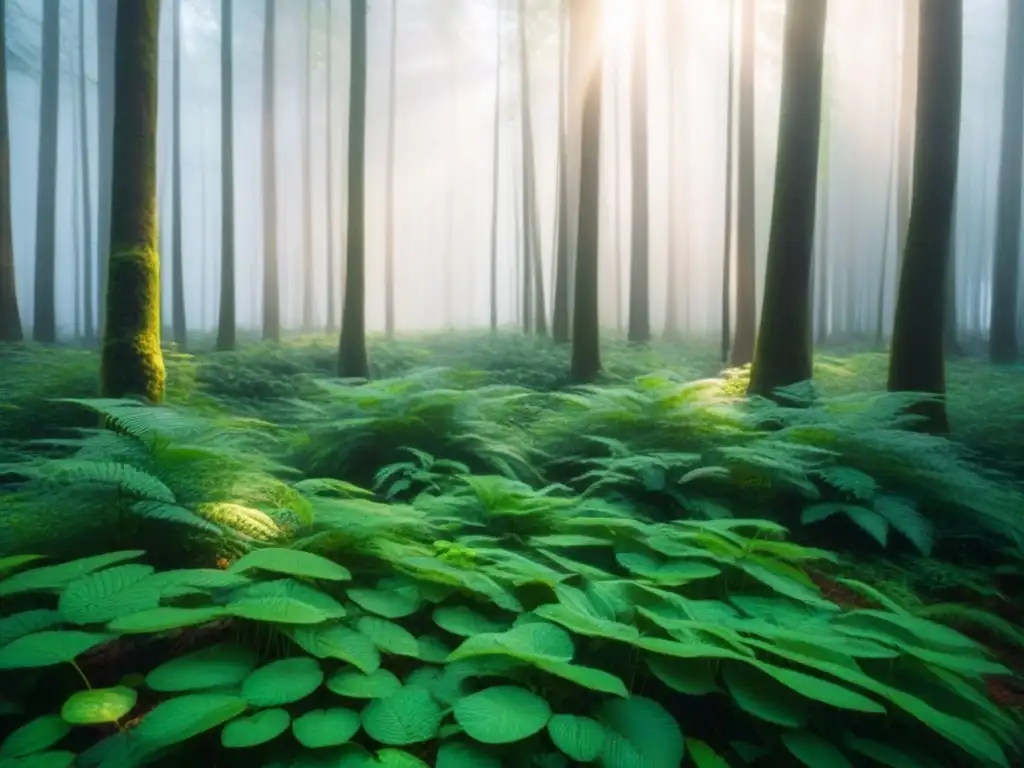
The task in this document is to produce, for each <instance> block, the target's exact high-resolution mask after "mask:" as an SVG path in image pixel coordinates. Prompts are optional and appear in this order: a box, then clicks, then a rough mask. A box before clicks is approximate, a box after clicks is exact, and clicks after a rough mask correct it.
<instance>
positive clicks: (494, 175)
mask: <svg viewBox="0 0 1024 768" xmlns="http://www.w3.org/2000/svg"><path fill="white" fill-rule="evenodd" d="M394 2H395V3H396V5H397V3H398V0H394ZM502 6H503V0H495V3H494V7H495V17H494V37H495V40H494V138H493V140H492V144H491V273H490V278H491V283H490V312H491V318H490V326H491V332H492V333H494V332H496V331H497V330H498V211H499V204H500V202H501V194H500V190H501V185H500V181H501V54H502V50H501V39H502V37H501V11H502Z"/></svg>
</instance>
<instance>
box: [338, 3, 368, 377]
mask: <svg viewBox="0 0 1024 768" xmlns="http://www.w3.org/2000/svg"><path fill="white" fill-rule="evenodd" d="M366 14H367V7H366V0H352V19H351V35H352V39H351V47H350V55H351V57H352V63H351V69H350V73H351V74H350V77H351V83H350V85H349V106H348V109H349V112H348V114H349V118H348V119H349V126H348V233H347V237H346V246H345V303H344V306H343V307H342V313H341V339H340V341H339V343H338V374H339V375H340V376H341V377H342V378H360V379H366V378H369V377H370V364H369V361H368V360H367V357H366V70H367V42H366Z"/></svg>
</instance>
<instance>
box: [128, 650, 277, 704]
mask: <svg viewBox="0 0 1024 768" xmlns="http://www.w3.org/2000/svg"><path fill="white" fill-rule="evenodd" d="M257 662H258V659H257V655H256V652H255V651H253V650H251V649H249V648H246V647H245V646H242V645H237V644H235V643H217V644H216V645H211V646H209V647H208V648H203V649H201V650H198V651H193V652H192V653H188V654H185V655H184V656H179V657H178V658H176V659H171V660H170V661H166V662H164V663H163V664H161V665H160V666H158V667H156V668H155V669H153V670H152V671H151V672H150V673H149V674H148V675H146V685H147V686H149V687H150V688H152V689H153V690H154V691H162V692H177V691H200V690H205V689H209V688H224V687H227V686H233V685H238V684H239V683H241V682H242V681H243V680H245V678H246V677H247V676H248V675H249V674H250V673H251V672H252V671H253V670H254V669H255V668H256V664H257Z"/></svg>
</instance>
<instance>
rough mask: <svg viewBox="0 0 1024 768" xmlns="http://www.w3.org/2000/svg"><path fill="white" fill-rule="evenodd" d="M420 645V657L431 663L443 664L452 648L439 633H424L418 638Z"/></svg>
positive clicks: (417, 641) (417, 642)
mask: <svg viewBox="0 0 1024 768" xmlns="http://www.w3.org/2000/svg"><path fill="white" fill-rule="evenodd" d="M416 644H417V645H418V646H419V658H420V659H421V660H423V661H425V662H428V663H430V664H443V663H444V660H445V659H447V658H448V654H450V653H451V652H452V649H451V648H449V647H448V645H447V644H446V643H445V642H444V640H442V639H441V638H439V637H438V636H437V635H423V636H421V637H418V638H416Z"/></svg>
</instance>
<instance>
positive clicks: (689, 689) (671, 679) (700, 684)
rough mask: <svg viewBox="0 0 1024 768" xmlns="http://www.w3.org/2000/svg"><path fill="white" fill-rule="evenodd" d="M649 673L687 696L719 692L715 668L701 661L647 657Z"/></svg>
mask: <svg viewBox="0 0 1024 768" xmlns="http://www.w3.org/2000/svg"><path fill="white" fill-rule="evenodd" d="M646 661H647V667H648V669H650V670H651V673H652V674H653V675H654V676H655V677H656V678H658V679H659V680H661V682H663V683H664V684H665V685H666V686H668V687H669V688H671V689H672V690H673V691H678V692H679V693H685V694H686V695H687V696H703V695H705V694H708V693H714V692H715V691H717V690H719V688H718V682H717V680H716V679H715V668H714V667H713V666H712V665H711V664H710V663H709V662H708V661H704V660H701V659H670V658H666V657H664V656H648V657H647V659H646Z"/></svg>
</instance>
